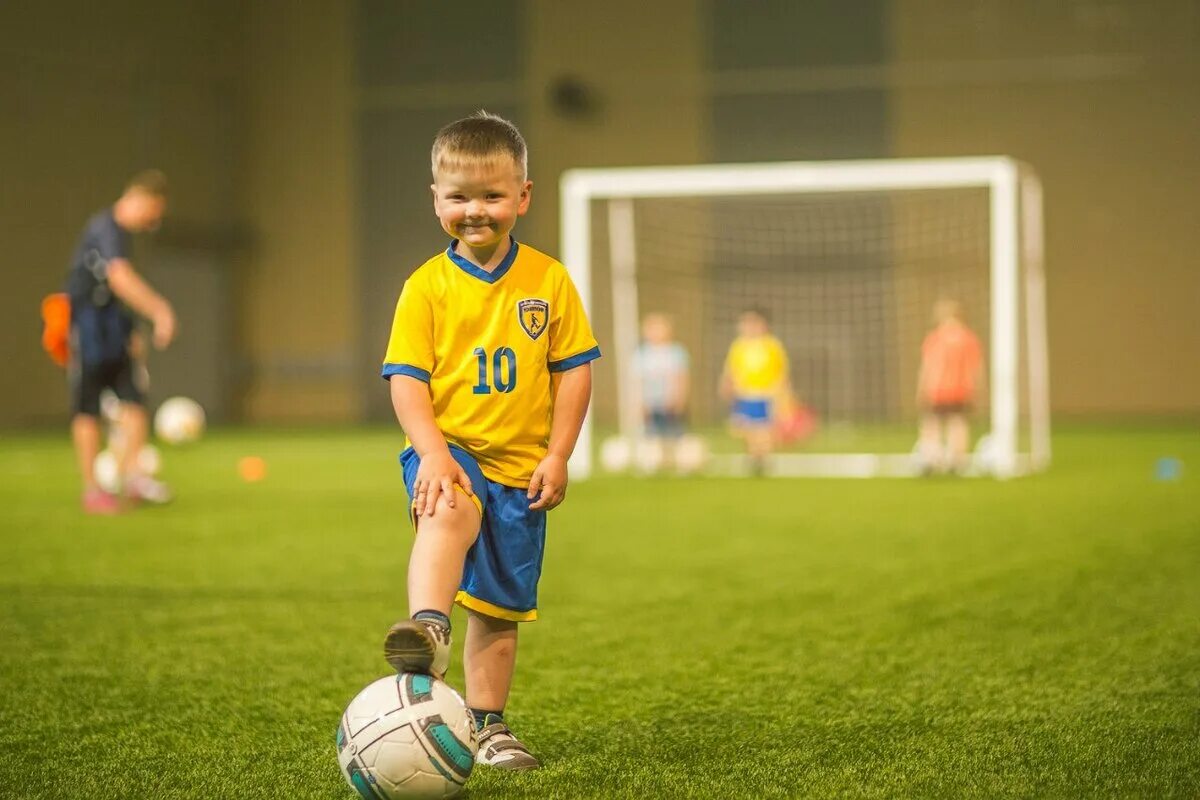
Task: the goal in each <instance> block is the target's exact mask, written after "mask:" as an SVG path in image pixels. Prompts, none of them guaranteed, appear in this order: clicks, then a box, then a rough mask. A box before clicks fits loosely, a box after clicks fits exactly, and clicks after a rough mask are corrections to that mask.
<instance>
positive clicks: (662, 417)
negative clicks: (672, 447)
mask: <svg viewBox="0 0 1200 800" xmlns="http://www.w3.org/2000/svg"><path fill="white" fill-rule="evenodd" d="M646 435H647V436H653V437H661V438H663V439H678V438H679V437H680V436H683V415H682V414H679V413H676V412H674V411H660V410H656V409H650V410H649V411H647V412H646Z"/></svg>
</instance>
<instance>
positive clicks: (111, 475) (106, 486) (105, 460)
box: [92, 450, 121, 494]
mask: <svg viewBox="0 0 1200 800" xmlns="http://www.w3.org/2000/svg"><path fill="white" fill-rule="evenodd" d="M92 475H93V476H94V477H95V478H96V485H97V486H99V487H100V488H101V489H103V490H104V491H106V492H108V493H109V494H116V493H117V492H119V491H121V463H120V461H118V460H117V454H116V453H114V452H113V451H112V450H101V451H100V452H99V453H97V454H96V460H95V461H93V462H92Z"/></svg>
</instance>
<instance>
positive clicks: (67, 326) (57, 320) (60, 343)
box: [42, 292, 71, 367]
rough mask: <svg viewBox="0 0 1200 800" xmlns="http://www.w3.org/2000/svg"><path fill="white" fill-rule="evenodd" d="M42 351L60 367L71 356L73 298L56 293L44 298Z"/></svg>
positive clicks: (64, 364)
mask: <svg viewBox="0 0 1200 800" xmlns="http://www.w3.org/2000/svg"><path fill="white" fill-rule="evenodd" d="M42 323H43V325H44V326H45V327H43V328H42V349H43V350H45V351H46V352H47V353H48V354H49V355H50V358H52V359H54V363H55V364H58V365H59V366H60V367H65V366H66V365H67V360H68V359H69V358H70V356H71V298H70V297H69V296H67V294H66V292H55V293H54V294H48V295H46V296H45V297H44V298H42Z"/></svg>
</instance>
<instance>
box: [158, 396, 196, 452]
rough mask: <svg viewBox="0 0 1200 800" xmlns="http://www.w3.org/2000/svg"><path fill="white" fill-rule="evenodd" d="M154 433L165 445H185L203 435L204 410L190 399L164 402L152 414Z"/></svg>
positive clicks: (171, 399)
mask: <svg viewBox="0 0 1200 800" xmlns="http://www.w3.org/2000/svg"><path fill="white" fill-rule="evenodd" d="M154 433H155V435H156V436H158V438H159V439H162V440H163V441H164V442H166V443H167V444H187V443H188V442H194V441H196V440H197V439H199V438H200V437H201V435H203V434H204V409H203V408H201V407H200V404H199V403H197V402H196V401H195V400H192V399H191V398H190V397H172V398H170V399H169V400H164V401H163V403H162V405H160V406H159V407H158V411H157V412H156V413H155V414H154Z"/></svg>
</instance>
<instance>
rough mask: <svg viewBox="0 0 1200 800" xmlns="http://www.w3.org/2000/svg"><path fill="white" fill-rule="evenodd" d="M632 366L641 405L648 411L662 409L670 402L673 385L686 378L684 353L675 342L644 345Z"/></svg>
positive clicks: (686, 364) (686, 368)
mask: <svg viewBox="0 0 1200 800" xmlns="http://www.w3.org/2000/svg"><path fill="white" fill-rule="evenodd" d="M635 363H636V365H637V370H638V374H639V376H640V377H641V381H642V402H643V403H644V404H645V406H646V408H648V409H650V410H651V411H658V410H662V409H665V408H666V407H667V406H668V405H669V404H670V402H671V399H672V398H671V391H672V387H673V386H674V385H675V382H676V381H678V380H679V379H680V378H682V377H683V376H686V375H687V371H688V354H687V350H685V349H683V345H681V344H679V343H678V342H668V343H667V344H650V343H649V342H643V343H642V345H641V346H640V347H639V348H638V350H637V355H636V356H635Z"/></svg>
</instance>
